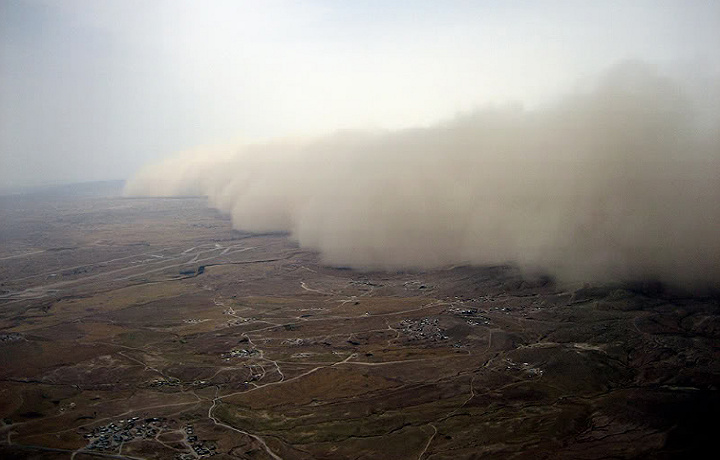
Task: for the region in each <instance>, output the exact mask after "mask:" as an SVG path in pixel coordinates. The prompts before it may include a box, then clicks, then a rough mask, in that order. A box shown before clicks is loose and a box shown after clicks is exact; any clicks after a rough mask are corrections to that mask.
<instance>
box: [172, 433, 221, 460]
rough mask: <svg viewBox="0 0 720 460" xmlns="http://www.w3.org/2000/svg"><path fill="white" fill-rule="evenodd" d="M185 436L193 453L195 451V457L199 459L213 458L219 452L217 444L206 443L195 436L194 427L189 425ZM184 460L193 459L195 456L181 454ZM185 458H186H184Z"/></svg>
mask: <svg viewBox="0 0 720 460" xmlns="http://www.w3.org/2000/svg"><path fill="white" fill-rule="evenodd" d="M185 435H186V436H187V442H188V444H190V447H191V448H192V450H193V451H195V455H196V456H198V457H212V456H213V455H215V454H216V453H217V452H215V449H216V447H215V444H214V443H212V442H205V441H201V440H199V439H198V437H197V435H196V434H195V429H194V428H193V426H192V425H187V426H186V427H185ZM180 455H181V457H180V458H181V459H182V460H186V459H187V460H190V459H191V458H194V457H193V454H180ZM182 456H184V457H185V458H182Z"/></svg>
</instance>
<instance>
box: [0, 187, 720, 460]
mask: <svg viewBox="0 0 720 460" xmlns="http://www.w3.org/2000/svg"><path fill="white" fill-rule="evenodd" d="M0 243H1V244H0V419H1V422H0V457H2V458H9V459H29V458H42V459H68V458H69V459H73V460H87V459H93V458H116V459H179V460H190V459H197V458H206V457H213V458H216V459H218V460H219V459H281V458H282V459H289V460H290V459H314V458H318V459H346V458H347V459H378V458H388V459H412V460H428V459H434V460H440V459H480V458H483V459H486V458H487V459H494V458H498V459H500V458H519V459H524V458H527V459H538V458H547V459H600V458H616V459H618V458H623V459H624V458H652V459H669V458H702V456H701V453H702V452H706V451H708V449H711V448H712V446H714V441H715V440H714V437H715V435H716V432H717V426H718V424H717V422H716V416H717V414H718V413H719V410H720V398H719V397H718V384H719V383H720V359H719V351H720V316H719V315H718V297H717V296H714V295H711V294H709V293H704V294H700V293H688V292H683V291H680V290H677V289H673V288H670V287H668V286H663V285H660V284H658V283H654V282H652V281H647V282H638V283H633V284H627V283H624V284H620V283H618V284H609V285H593V284H588V285H584V286H572V287H568V286H560V285H558V284H556V283H555V282H554V281H553V280H552V279H550V278H548V277H545V276H541V275H531V274H527V273H521V272H520V271H518V270H517V269H516V268H514V267H513V266H512V265H507V266H493V267H470V266H453V267H446V268H445V269H442V270H435V271H404V272H361V271H356V270H351V269H347V268H345V267H330V266H325V265H324V264H322V261H321V260H320V258H319V256H318V255H317V254H316V253H313V252H311V251H307V250H303V249H301V248H299V247H298V245H297V244H295V243H294V242H293V241H292V239H291V238H289V236H288V235H284V234H251V233H243V232H238V231H235V230H233V229H232V228H231V224H230V221H229V219H228V218H227V217H225V216H223V215H221V214H219V213H218V212H217V211H215V210H213V209H210V208H208V207H207V203H206V200H205V199H204V198H194V197H188V198H173V199H157V198H132V199H130V198H122V197H120V194H119V187H117V184H115V185H113V184H110V185H107V184H106V186H105V187H104V188H102V189H101V190H100V191H98V190H96V189H94V188H93V187H88V188H87V189H80V190H76V189H72V190H70V189H68V190H64V189H63V190H59V191H58V190H55V191H53V192H52V193H51V192H47V193H35V194H23V195H13V196H2V197H0Z"/></svg>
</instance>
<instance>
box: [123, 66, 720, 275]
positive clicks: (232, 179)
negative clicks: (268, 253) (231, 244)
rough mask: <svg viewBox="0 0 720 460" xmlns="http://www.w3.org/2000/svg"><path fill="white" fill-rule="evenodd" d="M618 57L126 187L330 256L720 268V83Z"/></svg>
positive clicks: (554, 267)
mask: <svg viewBox="0 0 720 460" xmlns="http://www.w3.org/2000/svg"><path fill="white" fill-rule="evenodd" d="M706 81H710V82H711V83H710V84H707V85H705V86H704V87H703V88H698V87H694V86H692V85H689V84H688V83H687V82H686V81H685V80H683V79H679V78H674V79H673V78H670V77H666V76H663V75H661V74H660V73H659V72H657V71H656V70H655V69H654V68H653V67H652V66H650V65H647V64H644V63H641V62H623V63H621V64H619V65H617V66H615V67H613V68H612V69H610V70H609V71H608V72H607V73H605V74H604V75H602V76H601V77H599V78H598V79H597V80H596V83H595V84H594V86H593V87H592V88H591V89H586V90H577V91H575V92H572V93H570V94H567V95H565V96H562V97H559V98H558V99H557V100H556V102H555V103H553V104H549V105H546V106H544V107H542V108H538V109H533V110H525V109H523V108H522V106H520V105H514V104H508V105H506V106H499V107H498V106H495V107H486V108H482V109H479V110H477V111H475V112H473V113H470V114H464V115H458V116H457V117H456V118H455V119H452V120H446V121H444V122H441V123H438V124H436V125H434V126H430V127H423V128H416V129H406V130H400V131H384V130H376V131H345V132H337V133H334V134H330V135H328V136H326V137H321V138H314V139H280V140H277V141H273V142H268V143H265V144H254V145H243V146H238V147H237V148H235V149H232V150H231V151H222V152H218V151H215V150H213V149H198V150H196V151H192V152H188V153H184V154H181V155H179V156H177V157H174V158H170V159H167V160H165V161H163V162H161V163H156V164H151V165H148V166H146V167H145V168H144V169H142V170H141V171H140V172H139V173H138V174H137V175H136V176H135V177H134V178H133V179H132V180H130V181H129V182H128V183H127V186H126V194H127V195H129V196H139V195H143V196H148V195H151V196H172V195H207V196H208V197H209V200H210V203H211V205H212V206H214V207H216V208H218V209H220V210H221V211H223V212H225V213H228V214H230V215H231V216H232V221H233V225H234V226H235V227H236V228H238V229H243V230H249V231H287V232H290V233H291V234H292V236H293V238H295V239H297V241H298V242H299V243H300V245H301V246H303V247H306V248H312V249H316V250H318V251H319V252H320V253H321V254H322V258H323V260H324V261H325V262H326V263H328V264H338V265H344V266H352V267H356V268H373V269H377V268H380V269H399V268H431V267H441V266H446V265H450V264H465V263H469V264H477V265H486V264H501V263H508V262H509V263H515V264H517V265H519V266H520V267H522V268H524V269H526V270H531V271H536V270H539V271H542V272H547V273H550V274H552V275H554V276H556V277H558V278H559V279H560V280H564V281H610V280H636V279H647V278H651V279H659V280H662V281H666V282H670V283H675V284H679V285H683V286H690V287H702V286H707V285H714V286H717V285H718V284H719V283H720V231H719V230H720V116H719V112H720V91H718V87H720V86H719V85H718V84H717V81H718V80H717V79H714V80H713V79H709V80H706Z"/></svg>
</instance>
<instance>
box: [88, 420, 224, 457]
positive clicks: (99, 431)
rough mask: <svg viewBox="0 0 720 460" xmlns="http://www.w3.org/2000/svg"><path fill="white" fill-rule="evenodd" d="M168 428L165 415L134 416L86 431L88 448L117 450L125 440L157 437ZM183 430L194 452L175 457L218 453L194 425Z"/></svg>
mask: <svg viewBox="0 0 720 460" xmlns="http://www.w3.org/2000/svg"><path fill="white" fill-rule="evenodd" d="M167 429H170V427H169V426H168V423H167V420H166V419H165V418H164V417H152V418H146V419H144V420H140V417H132V418H129V419H127V420H119V421H117V422H112V423H109V424H107V425H103V426H99V427H96V428H94V429H93V430H92V431H91V432H89V433H86V434H85V439H87V440H88V442H89V444H88V446H87V447H86V449H88V450H98V451H104V452H115V451H117V450H118V449H119V448H120V446H121V445H122V444H123V443H125V442H130V441H134V440H142V439H146V440H147V439H155V438H156V437H157V435H158V434H160V433H161V432H162V431H163V430H167ZM183 431H184V434H185V443H186V444H187V445H189V446H190V448H191V449H192V450H193V451H194V453H180V454H178V455H177V456H176V457H175V458H176V459H177V460H190V459H196V458H198V457H211V456H213V455H215V454H216V453H217V452H216V446H215V444H214V443H213V442H208V441H202V440H200V439H198V437H197V435H196V434H195V429H194V428H193V426H192V425H186V426H185V429H184V430H183Z"/></svg>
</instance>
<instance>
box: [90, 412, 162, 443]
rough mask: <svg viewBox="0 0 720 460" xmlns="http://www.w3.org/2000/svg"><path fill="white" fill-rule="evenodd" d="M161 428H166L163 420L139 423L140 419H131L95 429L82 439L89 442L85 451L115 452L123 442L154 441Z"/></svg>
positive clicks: (156, 418) (155, 419)
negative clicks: (136, 440)
mask: <svg viewBox="0 0 720 460" xmlns="http://www.w3.org/2000/svg"><path fill="white" fill-rule="evenodd" d="M163 427H166V426H165V419H164V418H158V417H153V418H146V419H145V420H144V421H142V422H141V421H140V417H132V418H129V419H127V420H119V421H118V422H117V423H115V422H112V423H110V424H108V425H103V426H98V427H95V428H94V429H93V430H92V431H91V432H89V433H86V434H85V436H84V437H85V439H87V440H88V442H89V444H88V446H87V449H90V450H105V451H115V450H117V449H118V448H119V447H120V445H121V444H122V443H124V442H128V441H133V440H135V439H154V438H155V436H157V435H158V433H160V431H161V430H162V428H163Z"/></svg>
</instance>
